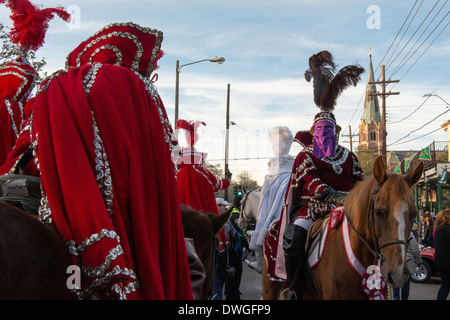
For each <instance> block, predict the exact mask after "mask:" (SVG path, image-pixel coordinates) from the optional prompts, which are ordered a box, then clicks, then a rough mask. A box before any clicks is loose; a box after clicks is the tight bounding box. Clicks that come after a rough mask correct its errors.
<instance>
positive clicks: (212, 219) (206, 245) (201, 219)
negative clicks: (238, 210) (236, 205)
mask: <svg viewBox="0 0 450 320" xmlns="http://www.w3.org/2000/svg"><path fill="white" fill-rule="evenodd" d="M180 208H181V218H182V220H183V229H184V237H185V238H192V239H193V240H194V246H195V251H196V252H197V255H198V257H199V258H200V260H201V262H202V263H203V266H204V268H205V274H206V278H205V282H204V283H203V289H202V299H208V298H209V296H210V294H211V291H212V287H213V284H214V276H215V248H216V234H217V232H219V230H220V228H222V226H223V225H224V224H225V223H226V222H227V221H228V217H229V216H230V212H231V209H230V210H228V211H226V212H224V213H222V214H219V215H216V214H214V213H200V212H197V211H195V210H193V209H192V208H190V207H188V206H185V205H181V206H180Z"/></svg>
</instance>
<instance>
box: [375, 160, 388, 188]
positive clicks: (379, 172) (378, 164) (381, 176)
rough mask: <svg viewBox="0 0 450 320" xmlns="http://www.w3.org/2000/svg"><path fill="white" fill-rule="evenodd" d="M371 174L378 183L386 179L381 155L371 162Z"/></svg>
mask: <svg viewBox="0 0 450 320" xmlns="http://www.w3.org/2000/svg"><path fill="white" fill-rule="evenodd" d="M372 173H373V176H374V177H375V179H376V180H377V181H378V184H383V182H384V181H385V180H386V166H385V165H384V161H383V157H382V156H378V157H377V158H376V159H375V162H374V163H373V169H372Z"/></svg>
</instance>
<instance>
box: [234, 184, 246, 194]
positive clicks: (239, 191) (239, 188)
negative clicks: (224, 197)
mask: <svg viewBox="0 0 450 320" xmlns="http://www.w3.org/2000/svg"><path fill="white" fill-rule="evenodd" d="M233 194H234V195H235V196H240V197H242V196H243V195H244V186H242V185H236V186H234V187H233Z"/></svg>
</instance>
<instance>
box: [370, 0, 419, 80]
mask: <svg viewBox="0 0 450 320" xmlns="http://www.w3.org/2000/svg"><path fill="white" fill-rule="evenodd" d="M417 1H418V0H416V2H414V5H413V6H412V8H411V10H410V11H409V13H408V16H407V17H406V19H405V20H404V21H403V24H402V26H401V27H400V30H398V32H397V34H396V35H395V38H394V40H392V42H391V45H390V46H389V48H388V49H387V51H386V53H385V54H384V56H383V58H381V60H380V63H379V64H378V66H377V67H376V68H375V71H374V73H375V72H376V71H377V70H378V68H379V67H380V66H381V63H382V61H383V60H384V58H386V55H387V54H388V52H389V50H391V48H392V45H393V44H394V42H395V40H397V37H398V35H399V34H400V32H401V31H402V29H403V27H404V26H405V23H406V21H408V19H409V16H410V15H411V12H412V11H413V10H414V7H415V6H416V4H417Z"/></svg>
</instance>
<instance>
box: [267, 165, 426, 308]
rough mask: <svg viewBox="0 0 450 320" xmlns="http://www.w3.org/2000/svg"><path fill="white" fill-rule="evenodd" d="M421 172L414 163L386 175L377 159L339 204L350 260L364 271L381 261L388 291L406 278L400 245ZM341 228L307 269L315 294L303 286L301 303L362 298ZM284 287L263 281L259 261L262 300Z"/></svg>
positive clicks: (412, 213)
mask: <svg viewBox="0 0 450 320" xmlns="http://www.w3.org/2000/svg"><path fill="white" fill-rule="evenodd" d="M422 171H423V164H422V163H419V165H417V166H416V168H415V169H414V170H413V171H412V172H411V173H409V174H408V175H406V176H401V175H397V174H390V175H387V174H386V168H385V165H384V163H383V160H382V158H381V157H378V158H377V159H376V160H375V162H374V165H373V175H372V176H370V177H368V178H367V179H366V180H364V181H361V182H359V183H358V184H357V185H356V186H355V188H354V189H353V190H352V191H351V192H350V193H349V194H348V196H347V198H346V199H345V203H344V214H345V218H346V220H347V221H348V235H349V239H350V243H351V251H352V252H353V254H354V257H356V258H357V260H359V262H360V266H363V268H365V269H367V268H368V267H369V266H376V265H377V264H378V261H381V270H382V275H383V277H384V279H385V281H386V283H388V284H389V285H391V286H394V287H401V286H402V285H403V283H404V282H405V281H406V280H407V279H408V276H409V271H408V268H407V265H406V262H405V261H406V246H407V243H406V240H407V239H408V236H409V233H410V231H411V226H412V222H413V219H414V218H415V216H416V213H417V209H416V207H415V205H414V199H413V196H412V192H411V187H412V186H413V185H414V184H416V183H417V181H418V180H419V179H420V177H421V175H422ZM325 221H327V220H325ZM344 223H345V220H344V222H341V224H340V225H339V226H338V227H337V228H335V229H330V230H329V231H328V236H327V240H326V245H325V247H324V251H323V253H322V257H321V260H320V262H319V263H318V264H317V265H316V266H315V267H314V268H312V269H311V273H312V279H313V281H312V282H313V283H314V285H315V288H316V289H315V290H313V288H314V287H313V286H312V285H311V283H312V282H311V281H309V282H308V284H307V285H306V286H305V287H304V290H302V291H303V295H302V297H301V298H303V299H348V300H356V299H368V296H367V295H366V294H365V293H364V292H363V290H362V289H361V276H360V274H358V273H357V272H356V271H355V270H354V269H353V267H352V266H351V265H350V264H349V263H348V258H347V255H348V251H346V249H345V246H344V240H343V234H344V233H343V228H344ZM386 287H387V286H386ZM285 288H286V285H285V283H284V282H277V281H271V280H270V279H269V278H268V274H267V265H266V260H265V261H264V270H263V297H262V298H263V299H278V297H279V296H280V293H281V291H282V290H283V289H285ZM385 292H386V289H385ZM385 296H386V295H385Z"/></svg>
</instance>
